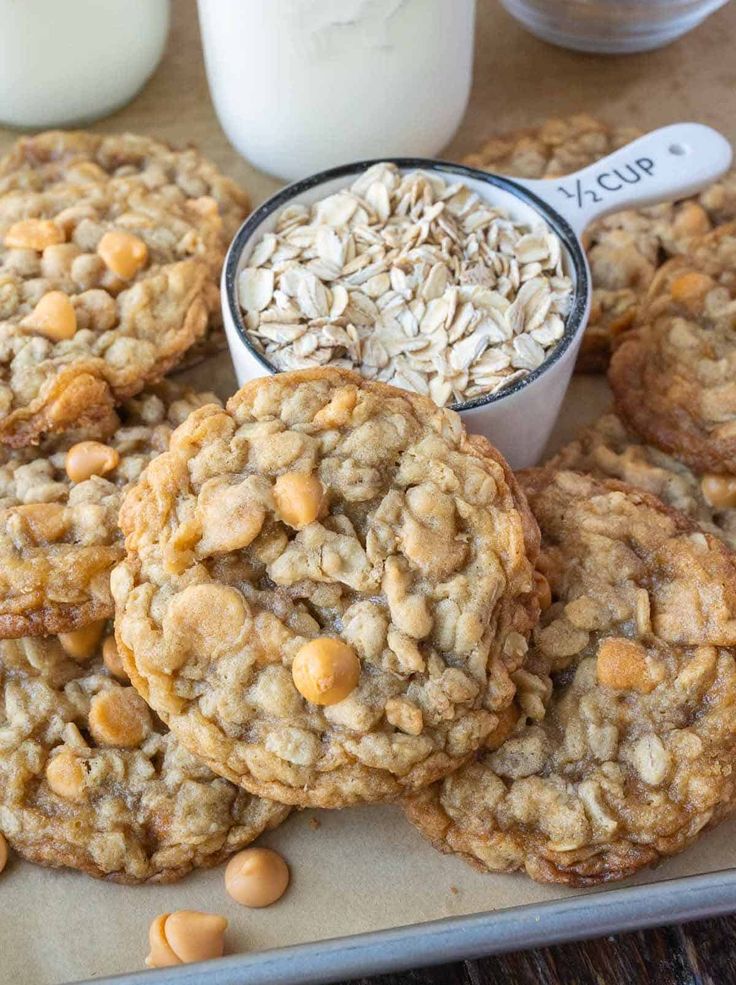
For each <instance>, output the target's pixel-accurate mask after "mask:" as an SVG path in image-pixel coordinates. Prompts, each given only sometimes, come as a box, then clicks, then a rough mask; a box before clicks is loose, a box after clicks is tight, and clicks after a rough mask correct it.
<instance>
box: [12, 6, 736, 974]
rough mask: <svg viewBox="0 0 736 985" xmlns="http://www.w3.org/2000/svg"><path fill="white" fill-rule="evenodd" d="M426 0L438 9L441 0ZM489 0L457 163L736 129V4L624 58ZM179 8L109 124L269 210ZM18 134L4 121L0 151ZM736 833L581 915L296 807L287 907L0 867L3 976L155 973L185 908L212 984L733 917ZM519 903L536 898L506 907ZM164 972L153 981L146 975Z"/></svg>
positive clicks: (223, 364) (364, 816)
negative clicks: (214, 925) (583, 130)
mask: <svg viewBox="0 0 736 985" xmlns="http://www.w3.org/2000/svg"><path fill="white" fill-rule="evenodd" d="M427 3H428V5H429V6H431V0H427ZM478 5H479V16H478V43H477V57H476V78H475V85H474V89H473V93H472V96H471V102H470V105H469V108H468V112H467V114H466V117H465V120H464V123H463V125H462V127H461V129H460V131H459V133H458V135H457V138H456V139H455V141H454V143H453V145H452V146H451V147H450V148H449V149H448V151H447V152H446V154H445V156H447V157H451V158H452V157H455V158H456V157H458V156H459V155H462V154H464V153H466V152H468V151H470V150H472V149H473V148H474V147H475V146H476V145H477V144H478V143H479V141H480V140H481V139H482V138H483V136H484V135H486V134H490V133H491V132H493V131H494V130H500V129H507V128H510V127H516V126H522V125H530V124H532V123H534V122H537V121H540V120H542V119H544V118H545V117H547V116H550V115H559V114H563V113H569V112H579V111H581V110H586V111H589V112H592V113H595V114H598V115H599V116H602V117H604V118H606V119H608V120H611V121H615V122H627V123H632V124H633V123H636V124H637V125H639V126H657V125H661V124H664V123H669V122H674V121H676V120H679V119H695V120H699V121H702V122H707V123H710V124H712V125H714V126H716V127H718V128H720V129H721V130H722V131H723V132H724V133H725V134H726V135H727V136H728V137H730V138H731V139H732V140H734V139H736V64H735V63H734V61H733V57H732V51H731V40H730V39H731V38H733V36H734V33H735V32H736V4H730V5H727V6H726V7H725V8H723V9H722V10H721V11H720V12H719V13H718V14H716V15H715V16H714V17H713V18H711V20H710V21H708V22H707V23H706V24H705V25H704V26H703V27H701V28H700V29H698V30H697V31H696V32H694V33H693V34H692V35H690V36H688V37H687V38H686V39H684V40H683V41H681V42H679V43H677V44H676V45H673V46H671V47H670V48H667V49H664V50H663V51H661V52H655V53H651V54H647V55H642V56H633V57H628V58H605V57H594V56H588V55H581V54H575V53H572V52H565V51H562V50H560V49H555V48H552V47H550V46H547V45H544V44H542V43H540V42H537V41H535V40H534V39H533V38H531V37H530V36H528V35H527V34H525V33H524V32H523V31H522V30H521V29H520V28H518V27H517V26H516V25H515V23H514V22H513V21H512V20H511V19H510V18H509V17H508V15H506V14H505V13H504V12H503V11H502V10H501V9H500V7H499V6H498V5H497V4H496V3H495V0H478ZM173 13H174V24H173V32H172V37H171V41H170V44H169V48H168V52H167V55H166V58H165V61H164V63H163V65H162V67H161V69H160V70H159V72H158V73H157V74H156V76H155V77H154V79H153V80H152V81H151V83H150V84H149V86H148V87H147V88H146V90H145V91H144V92H143V93H142V94H141V95H140V96H139V97H138V99H137V100H136V101H135V102H134V103H133V104H131V105H130V106H129V107H128V108H126V109H125V110H123V111H122V112H120V113H118V114H116V115H115V116H113V117H110V118H109V119H107V120H105V121H103V122H102V123H101V124H99V125H98V127H97V128H98V129H100V130H105V131H115V130H122V129H130V130H137V131H141V132H147V133H151V134H152V135H155V136H158V137H161V138H163V139H166V140H170V141H172V142H175V143H180V144H181V143H184V142H187V141H190V142H193V143H196V144H198V145H199V146H200V147H201V148H202V149H203V150H204V151H205V152H206V153H207V154H208V155H209V156H210V157H212V158H213V159H214V160H215V161H217V162H218V164H219V165H220V166H221V167H222V168H223V170H224V171H225V172H226V173H228V174H230V175H232V176H233V177H234V178H236V179H237V180H239V181H241V182H242V183H243V184H244V185H245V186H246V187H247V188H248V189H249V190H250V191H251V194H252V195H253V199H254V202H256V203H257V202H259V201H260V200H262V199H263V198H264V197H265V196H266V195H268V194H270V193H271V192H272V191H274V190H275V188H276V187H278V185H277V183H276V182H275V181H274V180H273V179H270V178H268V177H266V176H264V175H260V174H258V173H257V172H255V171H254V170H253V169H252V168H250V167H249V165H248V164H247V163H246V162H244V161H243V160H242V159H241V158H239V157H238V156H237V154H236V153H235V152H234V151H233V150H232V148H230V146H229V145H228V143H227V141H226V139H225V137H224V135H223V133H222V131H221V130H220V128H219V126H218V124H217V121H216V119H215V117H214V115H213V112H212V108H211V104H210V101H209V96H208V94H207V88H206V81H205V77H204V70H203V66H202V60H201V53H200V49H199V38H198V30H197V24H196V12H195V8H194V0H173ZM182 94H184V96H183V95H182ZM244 98H255V96H254V95H252V94H244ZM1 113H2V106H1V103H0V115H1ZM15 136H16V135H15V134H13V133H12V132H11V131H9V130H2V129H0V152H1V151H3V150H5V149H6V148H7V147H8V146H9V145H10V143H11V142H12V140H13V139H14V138H15ZM376 153H377V154H380V148H376ZM189 378H190V379H192V378H193V379H194V380H196V379H197V378H198V379H199V380H200V382H201V384H202V385H205V386H207V387H212V386H213V381H214V383H215V384H216V385H217V387H218V389H219V390H220V391H221V393H222V395H223V396H226V395H227V394H228V393H229V392H230V391H231V390H232V388H233V387H234V379H233V377H232V374H231V370H230V368H229V361H228V358H227V356H226V355H223V356H222V357H219V358H218V359H217V361H216V363H215V364H214V366H212V365H208V369H207V372H206V374H204V375H203V374H202V371H201V370H199V371H194V372H193V373H190V374H189ZM607 403H608V392H607V388H606V386H605V383H603V382H602V381H601V380H600V379H595V378H586V377H578V378H576V379H575V380H574V381H573V384H572V386H571V389H570V391H569V393H568V397H567V400H566V402H565V405H564V409H563V414H562V418H561V420H560V423H559V426H558V428H557V430H556V434H555V439H554V443H555V444H560V443H561V442H562V441H564V440H567V439H568V438H569V437H571V436H572V435H573V434H574V433H575V431H576V430H577V429H578V428H579V427H580V425H581V424H582V423H584V422H585V421H588V420H592V419H593V418H594V417H595V416H597V414H598V413H599V412H600V411H601V410H602V409H603V408H604V407H605V406H606V405H607ZM316 822H318V823H319V826H317V823H316ZM735 833H736V821H735V822H733V823H730V824H727V825H724V826H722V827H721V828H719V829H718V830H717V831H715V832H713V833H711V834H709V835H708V836H706V837H704V838H703V839H702V840H701V842H700V843H699V844H698V845H696V846H695V847H694V848H693V849H691V850H690V851H688V852H686V853H685V854H684V855H682V856H679V857H678V858H675V859H672V860H670V861H669V862H667V863H666V864H664V865H662V866H661V867H660V868H659V869H657V870H655V871H649V872H645V873H642V874H640V875H639V876H638V877H636V878H635V879H632V880H629V881H628V882H627V883H626V884H625V885H626V886H627V887H634V889H633V890H632V889H629V888H627V889H623V890H619V889H613V890H610V889H609V890H593V891H590V892H593V893H595V894H596V900H597V901H599V903H600V905H596V906H595V907H594V908H592V909H591V908H589V907H588V906H587V903H586V906H585V908H584V909H581V908H580V906H579V901H580V899H581V896H582V897H583V898H584V896H585V895H588V894H581V893H579V892H577V893H576V892H573V891H569V890H563V889H560V888H557V887H542V886H538V885H536V884H534V883H532V882H530V881H529V880H527V879H525V878H522V877H517V876H493V877H491V876H487V875H485V876H484V875H481V874H479V873H477V872H475V871H474V870H472V869H471V868H469V867H468V866H467V865H466V864H465V863H463V862H461V861H459V860H457V859H455V858H452V857H444V856H441V855H439V854H437V853H435V852H434V851H433V850H432V849H431V848H430V847H429V846H428V845H427V844H426V843H425V842H424V841H423V840H422V839H421V838H420V836H419V835H418V834H417V833H416V832H415V831H414V830H413V828H412V827H411V826H410V825H408V824H407V823H405V822H404V821H403V819H402V817H401V814H400V811H399V810H398V808H396V807H362V808H356V809H352V810H349V811H341V812H333V813H327V812H321V813H318V814H317V813H314V812H305V813H302V814H295V815H293V816H292V817H291V818H290V819H289V820H288V821H287V822H286V824H285V825H284V826H283V827H282V828H281V829H279V830H278V831H276V832H273V833H272V834H271V835H269V836H268V837H267V838H266V839H264V843H266V844H270V845H273V846H274V847H276V848H278V849H279V850H280V851H281V852H283V853H284V855H285V857H286V858H287V859H288V860H289V862H290V864H291V867H292V873H293V883H292V886H291V888H290V890H289V892H288V894H287V896H285V897H284V899H283V901H281V902H280V903H279V904H277V905H276V906H274V907H271V908H270V909H267V910H263V911H257V910H245V909H243V908H239V907H237V906H236V905H235V904H234V903H232V901H231V900H230V898H229V897H228V896H227V895H226V894H225V891H224V885H223V873H222V869H218V870H215V871H213V872H200V873H195V874H193V875H192V876H190V877H189V878H187V879H185V880H184V881H183V882H180V883H178V884H176V885H174V886H170V887H147V888H128V887H120V886H114V885H111V884H107V883H101V882H97V881H95V880H91V879H89V878H87V877H85V876H82V875H79V874H77V873H73V872H60V871H51V870H46V869H42V868H38V867H36V866H32V865H29V864H26V863H22V862H20V861H18V860H17V859H11V861H10V863H9V865H8V868H7V870H6V871H5V873H3V875H2V877H0V901H1V904H0V905H1V907H2V909H1V914H2V915H1V916H0V985H57V983H60V982H67V981H73V980H79V979H89V978H96V979H99V978H100V977H103V976H108V975H113V974H118V973H123V972H134V971H137V970H139V969H141V968H142V967H143V959H144V957H145V954H146V935H147V930H148V925H149V922H150V920H151V919H152V918H153V917H154V916H155V915H156V914H158V913H160V912H163V911H168V910H174V909H183V908H188V909H202V910H213V911H219V912H222V913H224V914H225V915H226V916H227V917H228V919H229V920H230V928H229V930H228V934H227V941H228V949H229V953H231V954H235V953H244V954H245V953H249V954H253V955H254V958H253V959H248V960H247V962H246V965H247V967H245V966H244V967H243V968H242V969H241V970H238V971H236V970H235V969H234V968H233V963H232V961H225V962H223V963H221V964H219V965H218V964H216V965H214V966H213V967H212V975H213V979H212V981H213V983H217V985H230V983H234V982H237V983H239V985H246V983H248V985H249V983H251V982H259V983H261V982H264V983H265V982H267V981H268V982H269V983H270V985H272V983H274V982H291V981H295V980H305V981H306V980H307V977H305V976H308V980H311V981H322V982H323V981H327V980H328V978H330V979H334V978H340V977H347V975H348V974H350V973H352V974H358V973H363V974H367V973H369V972H370V971H375V970H379V969H380V968H382V967H387V966H388V965H389V964H393V965H395V964H396V963H397V962H402V961H403V963H404V964H405V965H411V964H413V965H419V964H422V963H428V962H429V961H430V960H432V959H434V960H449V959H450V958H452V957H454V956H460V955H466V956H469V955H472V954H479V953H482V952H483V951H484V950H488V949H490V948H491V947H492V948H494V949H499V948H503V947H506V948H507V949H508V948H518V947H522V946H524V945H525V944H528V943H530V942H532V941H534V942H541V941H545V942H549V941H551V940H554V939H561V938H564V937H570V936H576V935H577V936H585V935H591V934H595V933H607V932H610V931H611V930H613V929H616V928H619V927H624V926H638V925H644V924H645V923H653V922H667V921H668V920H670V919H673V918H675V917H678V916H679V917H683V918H684V917H685V916H691V915H694V914H700V913H705V912H723V911H724V909H727V908H730V907H731V906H734V907H736V873H734V872H726V873H723V874H722V875H719V876H715V875H714V876H713V877H708V878H698V876H699V874H702V873H716V872H718V871H719V870H724V869H729V868H732V867H734V868H736V839H735V838H734V834H735ZM684 876H690V877H694V878H692V879H690V880H689V881H688V883H687V884H686V888H685V889H683V888H682V887H679V886H678V887H674V888H672V887H669V886H667V884H666V883H664V882H663V881H664V880H672V879H677V878H680V877H684ZM658 884H661V886H658ZM636 887H642V888H640V889H638V890H637V889H636ZM644 887H646V888H644ZM632 893H633V895H632ZM542 904H551V906H544V905H542ZM518 907H532V909H531V910H529V909H521V910H513V911H512V908H518ZM486 911H495V915H494V916H492V917H491V919H490V920H487V919H485V918H478V917H472V918H469V919H467V920H464V921H463V922H462V923H461V924H458V923H457V922H453V923H450V924H447V923H442V924H439V925H436V926H435V925H432V927H431V928H430V933H429V934H427V933H425V934H422V932H421V930H405V931H391V933H390V934H388V935H387V936H386V935H384V936H381V937H380V938H379V939H378V940H376V939H372V938H368V939H362V940H361V941H357V942H356V941H351V942H350V943H349V944H344V943H338V944H336V945H334V946H325V947H324V948H321V949H320V953H319V955H315V954H314V953H313V952H312V951H310V950H309V949H306V950H297V951H295V952H294V953H293V954H287V955H284V956H283V957H274V958H273V959H272V958H270V957H269V958H268V959H267V960H265V961H264V962H261V961H260V959H257V957H256V956H255V952H259V951H262V950H266V949H271V948H283V947H286V946H289V945H301V944H306V943H307V942H310V941H325V940H327V939H330V938H337V937H342V936H345V935H353V934H365V933H370V932H378V931H384V930H386V929H387V928H396V927H405V926H406V925H411V924H425V923H426V922H428V921H438V920H440V921H444V920H447V919H450V920H452V918H458V917H465V916H468V915H472V914H478V913H485V912H486ZM218 968H219V969H220V970H219V971H218V970H217V969H218ZM149 974H150V973H149ZM185 975H186V978H187V982H189V983H192V985H193V983H194V982H199V981H201V978H200V977H199V972H192V973H191V974H190V973H187V972H185ZM295 975H296V976H301V977H299V978H295V977H294V976H295ZM158 978H159V976H158V975H150V977H149V978H148V979H147V980H150V981H152V982H153V981H155V980H157V979H158Z"/></svg>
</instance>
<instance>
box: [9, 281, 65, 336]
mask: <svg viewBox="0 0 736 985" xmlns="http://www.w3.org/2000/svg"><path fill="white" fill-rule="evenodd" d="M21 325H22V326H23V328H26V329H28V330H29V331H31V332H36V333H38V334H39V335H45V336H46V338H47V339H51V341H52V342H63V341H64V340H65V339H71V338H73V337H74V335H75V333H76V331H77V313H76V311H75V310H74V305H73V304H72V303H71V301H70V300H69V298H68V297H67V295H66V294H64V292H63V291H49V292H48V294H44V296H43V297H42V298H41V300H40V301H39V302H38V304H37V305H36V307H35V308H34V309H33V311H32V312H31V313H30V315H27V316H26V317H25V318H24V319H23V321H22V322H21Z"/></svg>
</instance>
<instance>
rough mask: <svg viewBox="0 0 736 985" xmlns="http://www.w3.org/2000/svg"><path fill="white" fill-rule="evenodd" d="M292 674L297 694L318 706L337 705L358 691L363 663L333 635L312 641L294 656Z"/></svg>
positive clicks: (353, 651)
mask: <svg viewBox="0 0 736 985" xmlns="http://www.w3.org/2000/svg"><path fill="white" fill-rule="evenodd" d="M291 674H292V677H293V678H294V684H295V685H296V688H297V691H299V693H300V694H301V695H303V696H304V697H305V698H306V699H307V701H311V702H312V704H315V705H334V704H337V702H338V701H342V700H343V699H344V698H347V696H348V695H349V694H350V692H351V691H353V690H354V689H355V686H356V685H357V683H358V678H359V677H360V660H359V659H358V656H357V654H356V653H355V650H353V649H352V648H351V647H349V646H348V645H347V644H346V643H343V642H342V640H336V639H332V638H331V637H329V636H325V637H322V638H320V639H316V640H310V642H309V643H306V644H305V645H304V646H303V647H302V648H301V650H299V652H298V653H297V655H296V657H294V663H293V664H292V667H291Z"/></svg>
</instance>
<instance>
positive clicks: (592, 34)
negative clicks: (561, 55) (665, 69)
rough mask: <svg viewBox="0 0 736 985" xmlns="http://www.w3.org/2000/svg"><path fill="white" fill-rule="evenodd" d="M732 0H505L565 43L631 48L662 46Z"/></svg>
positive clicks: (541, 32)
mask: <svg viewBox="0 0 736 985" xmlns="http://www.w3.org/2000/svg"><path fill="white" fill-rule="evenodd" d="M727 2H728V0H501V3H502V4H503V6H504V7H505V8H506V10H508V12H509V13H510V14H512V15H513V16H514V17H515V18H516V19H517V20H518V21H520V22H521V23H522V24H523V25H524V27H526V28H528V29H529V30H530V31H531V32H532V34H535V35H536V36H537V37H538V38H541V39H542V40H543V41H549V42H551V43H552V44H556V45H559V46H560V47H563V48H575V49H577V50H578V51H592V52H601V53H605V54H627V53H630V52H634V51H651V50H652V49H653V48H661V47H662V46H663V45H666V44H669V43H670V42H671V41H674V40H675V39H676V38H679V37H681V36H682V35H683V34H686V33H687V32H688V31H690V30H692V28H694V27H696V26H697V25H698V24H700V23H701V22H702V21H704V20H705V18H706V17H707V16H708V15H709V14H712V13H713V11H714V10H717V9H718V8H719V7H722V6H723V5H724V4H725V3H727Z"/></svg>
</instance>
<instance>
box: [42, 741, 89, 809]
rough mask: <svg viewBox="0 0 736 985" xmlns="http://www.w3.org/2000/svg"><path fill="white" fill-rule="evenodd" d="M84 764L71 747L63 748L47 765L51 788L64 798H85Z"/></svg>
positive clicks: (48, 780) (47, 776)
mask: <svg viewBox="0 0 736 985" xmlns="http://www.w3.org/2000/svg"><path fill="white" fill-rule="evenodd" d="M85 777H86V774H85V770H84V766H83V765H82V763H81V762H80V760H79V759H77V757H76V756H75V755H74V753H73V752H72V751H71V750H69V749H62V750H61V752H59V753H57V754H56V755H55V756H54V757H53V758H52V759H50V760H49V761H48V763H47V765H46V782H47V783H48V785H49V789H50V790H52V791H53V792H54V793H55V794H57V796H59V797H62V798H63V799H64V800H83V799H84V781H85Z"/></svg>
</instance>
